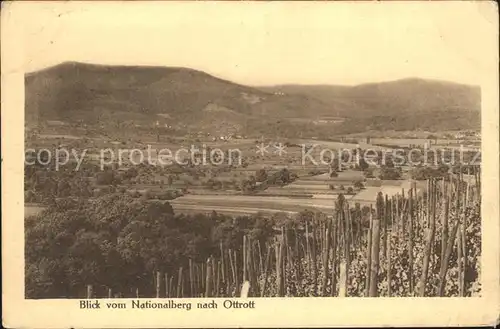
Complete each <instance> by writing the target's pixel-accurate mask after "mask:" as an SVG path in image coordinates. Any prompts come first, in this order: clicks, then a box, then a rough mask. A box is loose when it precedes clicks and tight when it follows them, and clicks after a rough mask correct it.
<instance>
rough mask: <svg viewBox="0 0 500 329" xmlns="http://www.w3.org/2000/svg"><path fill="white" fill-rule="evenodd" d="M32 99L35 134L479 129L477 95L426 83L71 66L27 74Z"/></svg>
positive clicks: (28, 118)
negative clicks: (68, 128)
mask: <svg viewBox="0 0 500 329" xmlns="http://www.w3.org/2000/svg"><path fill="white" fill-rule="evenodd" d="M25 91H26V92H25V94H26V105H25V111H26V121H27V123H28V125H29V124H30V123H34V122H35V123H40V122H45V121H48V120H60V121H64V122H70V123H71V122H72V123H75V122H80V123H85V124H87V125H98V124H99V125H100V124H102V123H107V122H117V123H118V126H120V127H121V128H123V127H125V126H126V127H134V126H135V125H136V124H138V123H141V124H143V123H144V124H152V123H154V122H156V121H157V120H160V121H161V122H162V123H166V124H167V123H168V124H173V125H180V124H182V125H188V126H191V127H193V128H195V129H215V130H216V131H222V130H223V128H224V127H229V128H230V129H232V130H234V131H238V130H239V131H242V130H244V131H245V133H247V134H251V133H252V132H254V131H256V130H266V129H267V128H266V129H264V128H263V126H266V125H267V124H269V123H271V124H272V125H273V126H275V128H273V129H272V130H273V131H277V130H279V129H282V130H284V131H287V130H291V131H297V130H301V131H308V130H310V131H317V130H318V129H323V128H317V127H312V124H310V125H309V126H310V127H306V126H307V124H305V125H304V127H298V124H297V121H293V120H295V119H297V118H299V119H306V121H307V119H311V120H310V121H311V122H312V121H313V120H315V119H322V118H332V117H341V118H343V119H344V122H343V123H341V124H338V125H337V126H336V127H335V128H336V129H335V130H336V131H338V132H345V133H349V132H359V131H363V130H367V129H380V130H384V129H395V130H412V129H427V130H443V129H474V128H478V127H480V90H479V88H477V87H472V86H466V85H459V84H453V83H449V82H441V81H430V80H422V79H406V80H399V81H393V82H384V83H372V84H364V85H359V86H354V87H348V86H327V85H307V86H305V85H283V86H273V87H258V88H257V87H251V86H244V85H241V84H237V83H234V82H231V81H227V80H223V79H220V78H217V77H214V76H212V75H209V74H207V73H205V72H202V71H197V70H193V69H190V68H179V67H153V66H110V65H95V64H83V63H75V62H68V63H63V64H60V65H57V66H54V67H50V68H47V69H44V70H41V71H37V72H32V73H29V74H27V75H26V77H25ZM292 119H293V120H292ZM302 122H304V121H302ZM221 126H223V127H221ZM329 131H330V132H331V129H330V130H329Z"/></svg>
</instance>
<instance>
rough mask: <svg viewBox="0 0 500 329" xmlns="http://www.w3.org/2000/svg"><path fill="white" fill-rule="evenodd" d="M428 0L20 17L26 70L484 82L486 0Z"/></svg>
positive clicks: (488, 40)
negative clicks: (85, 66)
mask: <svg viewBox="0 0 500 329" xmlns="http://www.w3.org/2000/svg"><path fill="white" fill-rule="evenodd" d="M425 4H426V5H423V3H418V2H406V3H391V2H388V3H385V2H382V3H381V2H370V3H357V4H352V3H344V2H343V3H325V2H320V3H299V2H289V3H276V2H274V3H265V2H251V3H238V2H231V3H201V2H195V3H183V4H180V3H159V2H156V3H150V4H145V3H132V2H130V3H76V4H75V3H67V2H66V3H65V2H59V3H41V4H39V5H36V6H33V5H31V6H28V5H25V6H22V7H23V10H18V11H17V12H16V13H15V15H16V16H15V17H14V18H15V20H16V22H17V24H18V25H20V26H22V27H23V29H24V31H23V35H24V45H25V54H24V55H25V58H24V62H25V67H26V71H33V70H37V69H40V68H44V67H47V66H51V65H54V64H58V63H60V62H63V61H82V62H90V63H105V64H132V65H134V64H142V65H161V66H184V67H191V68H195V69H199V70H203V71H206V72H208V73H211V74H213V75H216V76H219V77H222V78H225V79H229V80H232V81H235V82H239V83H243V84H250V85H269V84H283V83H300V84H358V83H364V82H375V81H385V80H395V79H400V78H406V77H422V78H434V79H441V80H449V81H455V82H461V83H468V84H478V83H479V80H480V79H481V76H482V75H484V74H485V72H488V70H489V69H491V67H489V66H488V63H487V62H485V61H484V60H483V59H484V54H487V53H488V52H489V53H491V52H493V51H495V52H496V50H495V48H494V47H495V46H496V43H495V42H494V40H492V37H491V36H494V34H492V31H495V29H497V25H496V22H495V20H494V16H492V15H491V6H489V5H488V4H487V3H485V6H482V5H480V4H471V3H449V2H436V3H429V2H427V3H425ZM490 4H491V3H490ZM21 5H22V4H21Z"/></svg>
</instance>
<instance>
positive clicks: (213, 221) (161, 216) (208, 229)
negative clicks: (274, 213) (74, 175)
mask: <svg viewBox="0 0 500 329" xmlns="http://www.w3.org/2000/svg"><path fill="white" fill-rule="evenodd" d="M244 234H249V235H251V236H252V237H254V238H255V239H259V240H262V242H263V243H264V242H265V240H266V239H268V238H269V237H271V236H273V235H274V230H273V224H272V222H271V221H268V220H265V219H264V218H262V217H260V216H248V217H247V216H245V217H237V218H232V217H229V216H223V215H219V214H216V213H213V214H211V215H203V214H197V215H194V216H185V215H176V214H174V212H173V210H172V207H171V206H170V205H169V203H168V202H146V201H144V200H141V199H134V198H132V197H131V196H128V195H126V194H121V195H120V194H112V195H105V196H102V197H99V198H97V199H94V200H83V199H79V200H72V199H60V200H57V201H56V202H55V203H54V204H53V205H52V206H50V207H48V209H47V210H45V211H44V212H42V213H40V214H39V215H36V216H34V217H31V218H27V219H26V224H25V243H26V249H25V251H26V255H25V256H26V258H25V259H26V267H25V271H26V273H25V274H26V295H27V297H29V298H41V297H44V298H58V297H78V296H81V297H83V296H84V290H85V285H86V284H93V285H94V286H95V287H96V289H99V287H111V288H112V289H113V291H127V290H129V289H130V288H131V287H138V288H140V289H141V291H147V290H148V289H153V287H151V273H152V271H156V270H160V271H165V272H173V271H177V270H178V268H179V266H183V265H187V263H188V261H189V259H192V260H194V261H197V262H202V261H205V260H206V259H207V257H209V256H210V255H211V254H215V253H216V252H218V248H220V243H221V242H222V244H223V247H224V248H232V249H234V250H238V248H239V246H240V245H241V240H242V238H243V235H244Z"/></svg>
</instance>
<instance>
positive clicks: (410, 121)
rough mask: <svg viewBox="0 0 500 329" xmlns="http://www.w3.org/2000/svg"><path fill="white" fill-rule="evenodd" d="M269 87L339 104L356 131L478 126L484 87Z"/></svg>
mask: <svg viewBox="0 0 500 329" xmlns="http://www.w3.org/2000/svg"><path fill="white" fill-rule="evenodd" d="M261 89H262V90H264V91H268V92H269V91H270V92H280V93H284V94H288V95H302V96H307V97H310V98H315V99H318V100H320V101H322V102H324V103H326V104H333V103H335V104H337V106H336V107H335V111H334V113H333V115H335V116H339V117H345V118H351V119H356V120H349V122H348V123H347V124H349V128H350V129H355V130H359V129H360V128H362V127H366V126H369V127H371V128H372V129H395V130H413V129H427V130H444V129H477V128H480V125H481V121H480V117H481V90H480V88H479V87H477V86H469V85H463V84H457V83H451V82H446V81H438V80H424V79H417V78H411V79H402V80H396V81H390V82H381V83H368V84H361V85H357V86H352V87H350V86H336V85H279V86H272V87H263V88H261Z"/></svg>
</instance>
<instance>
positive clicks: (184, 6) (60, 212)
mask: <svg viewBox="0 0 500 329" xmlns="http://www.w3.org/2000/svg"><path fill="white" fill-rule="evenodd" d="M452 5H453V3H452V4H451V5H450V6H452ZM383 6H386V5H385V4H384V5H382V6H380V5H379V3H378V2H377V3H376V4H374V5H373V6H372V5H371V4H370V6H368V4H367V3H361V4H356V3H342V4H335V5H334V4H326V3H311V4H306V3H302V2H297V3H288V4H285V3H283V2H277V3H229V4H222V3H218V2H213V3H204V4H198V3H196V4H194V3H180V2H172V3H167V2H158V3H156V4H152V3H149V4H148V3H146V2H145V3H141V2H138V3H134V4H132V3H130V4H129V3H112V2H109V3H103V4H102V5H101V4H90V3H85V2H81V3H79V4H70V3H62V2H61V3H55V2H46V3H37V2H28V3H27V4H24V5H18V6H17V7H15V6H12V7H9V6H7V7H3V8H2V27H3V26H4V25H6V24H7V23H5V24H4V22H5V21H7V18H6V16H8V15H9V14H10V13H14V12H15V11H14V10H12V11H11V12H10V11H9V9H12V8H16V9H17V12H18V13H22V14H18V16H15V15H14V14H12V15H11V16H10V17H11V22H16V20H15V17H22V19H23V24H22V25H23V30H22V32H19V33H20V35H22V42H21V43H22V54H23V55H22V59H20V60H18V63H20V64H19V65H21V66H20V67H19V66H18V67H17V68H14V69H12V70H14V71H15V73H16V74H18V78H17V82H21V83H22V86H20V87H19V88H21V90H24V93H23V94H22V95H21V96H19V97H18V98H19V101H20V102H22V103H21V104H23V105H21V106H20V107H18V108H19V111H20V112H19V113H18V114H16V115H19V116H20V117H21V119H20V120H22V121H16V122H24V127H17V129H19V130H20V131H22V132H23V134H24V136H20V135H21V134H19V137H20V139H19V142H17V143H18V146H17V147H18V148H19V149H22V151H20V152H22V157H23V161H24V163H23V170H22V171H21V169H20V165H21V164H20V162H19V165H18V167H16V168H17V169H16V172H18V174H17V175H19V176H21V175H22V176H23V177H19V178H18V179H19V186H20V184H21V182H23V184H24V185H23V190H22V193H23V194H24V199H21V200H16V201H15V202H16V203H17V202H18V201H20V202H21V203H20V206H19V207H21V206H22V207H23V210H19V214H18V215H17V213H16V218H9V221H10V220H12V221H18V222H22V223H23V224H22V226H23V228H22V231H20V232H19V233H18V234H17V235H16V236H17V237H19V239H18V240H19V241H18V242H19V245H20V247H19V250H22V253H23V255H22V257H24V263H23V268H22V270H21V269H20V272H19V273H18V275H19V276H20V278H21V279H19V282H21V280H22V281H23V286H24V287H21V290H22V291H23V296H21V298H22V299H24V300H33V301H37V302H43V301H45V300H47V301H50V300H66V301H67V300H75V302H74V303H73V304H74V305H78V306H75V307H74V309H75V311H81V310H86V311H87V312H92V309H93V308H107V309H108V311H109V309H120V308H122V309H125V308H127V309H131V310H134V309H140V310H152V309H156V310H157V311H156V312H160V310H161V309H165V310H164V311H163V312H165V311H166V310H169V311H170V312H172V311H173V310H178V311H177V312H180V310H188V311H189V310H191V308H193V309H200V308H201V309H217V308H218V309H231V310H233V309H234V311H238V310H236V309H240V310H239V312H243V311H247V312H250V310H251V309H258V308H259V300H266V299H267V298H271V301H272V300H281V299H280V298H287V299H291V300H295V299H297V298H299V299H305V300H307V301H312V300H315V299H321V300H323V299H322V298H319V297H334V298H342V297H362V298H367V299H368V300H369V299H370V298H368V297H385V299H384V300H386V299H387V298H389V299H392V298H395V297H398V298H400V300H405V298H411V297H415V298H417V299H419V298H422V299H423V300H425V297H443V300H448V299H449V300H452V299H453V298H451V297H455V298H456V297H458V298H464V300H473V301H476V300H481V298H484V296H485V286H484V284H485V283H484V275H483V273H484V271H485V267H483V265H484V257H485V254H484V252H486V251H485V245H484V240H483V239H484V238H485V237H484V235H485V234H488V233H487V232H488V231H487V230H486V229H485V227H484V225H486V224H485V222H484V221H483V218H484V217H485V209H488V210H487V211H489V213H488V215H487V218H486V219H487V220H489V221H491V222H496V224H491V225H495V226H493V227H491V228H492V229H493V230H495V229H496V230H498V191H496V192H493V193H496V196H497V199H496V200H495V199H494V198H493V199H492V198H491V197H489V198H487V199H486V198H485V193H488V192H485V189H486V188H488V187H491V188H494V189H497V188H498V186H489V185H488V184H491V183H494V182H496V183H497V185H498V171H497V172H496V174H494V175H496V177H493V176H491V168H492V166H491V165H490V167H489V168H490V174H488V175H485V173H484V170H487V169H483V167H484V166H483V164H484V162H485V161H486V160H485V159H486V158H487V157H488V154H482V150H486V151H487V152H489V151H490V150H491V152H492V153H493V155H494V153H495V152H496V151H497V150H496V149H489V148H488V145H490V146H491V147H493V146H494V147H495V148H496V147H497V146H498V136H496V137H495V136H493V139H495V138H496V139H497V140H496V141H493V142H491V144H488V143H490V141H491V138H492V137H491V136H489V139H486V138H487V137H486V135H485V134H486V133H485V129H486V128H485V126H484V122H487V121H488V120H487V119H485V116H487V115H488V114H486V112H487V111H488V112H489V113H493V116H496V118H497V120H498V107H497V108H496V109H495V108H494V107H492V105H491V99H492V98H491V96H487V97H489V98H488V99H487V100H485V96H484V95H487V94H486V93H487V91H491V90H492V89H491V84H490V85H486V84H485V83H484V81H488V82H490V81H497V82H498V76H497V75H496V76H494V77H493V79H492V78H491V77H489V78H488V79H489V80H488V79H485V76H486V74H488V73H489V74H493V75H495V74H497V73H498V72H497V71H498V70H497V71H494V69H495V68H494V67H492V66H491V63H494V64H493V65H498V63H497V62H495V61H492V60H490V59H488V60H482V58H489V57H487V56H488V55H489V56H490V57H491V58H493V59H494V57H495V56H497V55H495V53H494V52H493V49H494V47H492V45H493V46H494V44H495V43H496V42H497V41H493V40H492V38H491V37H490V38H489V39H486V38H480V37H479V35H480V34H479V33H481V32H484V31H489V33H490V35H492V36H494V34H492V33H491V31H490V30H489V29H491V27H492V26H496V27H498V17H496V16H495V17H493V16H491V12H495V11H496V10H497V9H496V7H494V6H487V8H486V10H485V11H484V12H486V14H484V12H483V11H481V10H482V9H481V8H483V9H484V7H481V6H478V7H477V8H476V7H475V6H476V5H475V4H473V3H467V2H466V3H465V5H463V6H459V5H457V7H456V11H455V12H453V13H454V14H452V13H450V12H448V11H447V10H445V9H446V8H447V7H446V5H434V4H430V5H420V3H418V2H413V3H412V4H403V3H395V4H394V5H390V6H389V5H387V6H386V7H385V9H382V7H383ZM368 7H369V8H368ZM139 8H140V10H139ZM492 8H495V9H494V10H493V11H492V10H491V9H492ZM474 11H476V12H474ZM445 13H448V14H445ZM209 17H211V18H209ZM443 17H447V20H444V19H443ZM467 17H471V20H472V19H474V20H473V21H474V22H476V21H477V22H479V23H478V24H476V26H473V25H475V24H470V25H471V26H467V25H468V24H463V23H460V22H463V19H467ZM384 18H387V19H388V20H385V19H384ZM19 19H20V18H19ZM464 25H466V26H464ZM496 33H498V31H497V32H496ZM3 41H4V35H2V46H3V45H4V44H3ZM2 48H3V47H2ZM486 51H491V52H492V53H490V54H486V53H485V52H486ZM495 51H496V52H497V53H498V49H496V50H495ZM3 55H4V53H3V52H2V57H3ZM497 59H498V57H497ZM497 68H498V66H497ZM14 71H12V72H14ZM495 72H497V73H495ZM3 77H4V68H2V80H3ZM495 79H497V80H495ZM2 83H3V81H2ZM493 87H496V88H498V85H497V86H493ZM485 88H486V89H487V90H486V91H485ZM488 88H489V89H488ZM2 89H4V86H3V85H2ZM4 94H5V92H4V93H3V94H2V117H3V119H4V120H2V131H4V126H5V125H9V123H8V122H6V121H5V116H4V112H6V111H5V109H4V101H3V96H4ZM7 97H11V98H12V97H14V96H12V95H11V96H7ZM493 98H494V97H493ZM488 101H489V102H490V103H487V102H488ZM496 104H498V103H496ZM493 106H495V105H493ZM496 106H497V105H496ZM487 109H488V110H487ZM489 118H491V114H489ZM493 127H494V128H490V130H489V132H490V133H491V132H492V131H494V130H492V129H496V134H497V135H498V121H497V123H496V126H493ZM2 137H4V138H2V140H4V139H8V138H9V137H8V136H4V134H2ZM485 143H487V144H486V148H485V147H484V145H485ZM2 148H4V147H2ZM489 155H490V156H491V155H492V154H489ZM495 161H496V162H495V163H496V164H495V165H496V166H498V159H497V160H495ZM497 169H498V167H497ZM6 175H9V173H8V172H5V171H4V170H2V176H6ZM485 177H489V178H485ZM21 179H22V180H21ZM2 191H4V189H3V190H2ZM16 191H17V190H16ZM2 194H4V192H2ZM16 195H17V194H16ZM488 195H489V196H491V195H495V194H491V193H490V194H488ZM485 202H486V204H485ZM485 207H486V208H485ZM492 209H494V210H492ZM491 211H493V212H491ZM23 212H24V215H22V214H23ZM4 215H5V213H4ZM21 216H22V217H23V219H22V218H21ZM495 216H496V217H495ZM2 217H3V218H4V220H6V219H5V216H2ZM11 217H13V216H11ZM2 225H3V224H2ZM490 231H491V230H490ZM492 234H496V233H492ZM496 236H498V235H496ZM490 241H491V240H490ZM21 244H22V246H21ZM488 246H489V247H487V248H489V249H490V250H491V244H488ZM491 252H494V253H495V255H496V258H498V241H495V245H494V246H493V251H490V253H491ZM490 255H491V254H490ZM493 258H494V257H493ZM492 266H493V267H495V266H496V267H498V259H495V260H494V261H493V262H492V263H490V267H489V268H491V267H492ZM494 271H496V272H493V273H494V275H497V274H498V268H496V269H495V270H494ZM490 278H491V276H490ZM495 280H496V281H495ZM490 282H491V281H490ZM493 284H494V287H496V288H498V277H497V276H494V277H493ZM21 290H19V291H21ZM492 293H494V294H497V291H495V292H492ZM495 296H497V295H495ZM311 298H312V299H311ZM106 300H108V302H106ZM190 300H196V301H197V302H194V301H193V302H190ZM332 300H334V299H332ZM345 300H346V299H345ZM353 300H355V299H353ZM395 300H398V299H395ZM453 300H456V299H453ZM109 301H112V302H109ZM497 302H498V301H497ZM275 303H277V302H275ZM266 305H271V304H266ZM322 305H327V304H322ZM443 305H444V304H443ZM261 308H262V306H261ZM243 309H244V310H243ZM490 309H491V308H490ZM495 309H496V310H498V303H497V305H495ZM96 312H97V311H96ZM115 312H124V311H115ZM254 312H256V311H254ZM86 314H91V313H86ZM144 314H145V313H144ZM114 316H116V315H114ZM219 316H220V315H219ZM495 317H498V314H497V315H496V316H495Z"/></svg>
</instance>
